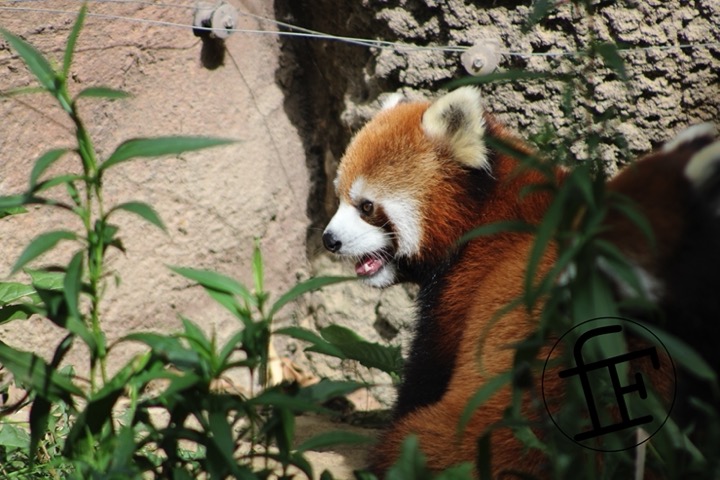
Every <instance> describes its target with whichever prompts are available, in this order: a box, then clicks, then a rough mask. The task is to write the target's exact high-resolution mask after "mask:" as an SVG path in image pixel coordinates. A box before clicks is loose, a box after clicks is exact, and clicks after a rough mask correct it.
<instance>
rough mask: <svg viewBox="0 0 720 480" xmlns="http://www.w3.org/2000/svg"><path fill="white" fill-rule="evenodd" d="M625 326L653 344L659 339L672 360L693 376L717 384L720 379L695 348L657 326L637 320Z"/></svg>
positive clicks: (626, 323) (625, 323)
mask: <svg viewBox="0 0 720 480" xmlns="http://www.w3.org/2000/svg"><path fill="white" fill-rule="evenodd" d="M623 325H625V326H627V327H628V328H629V329H630V330H632V331H633V332H634V333H635V334H636V335H638V336H641V337H643V338H645V339H646V340H648V341H649V342H650V343H652V344H657V341H658V339H659V340H660V342H662V346H664V347H665V348H666V349H667V351H668V353H669V354H670V359H671V360H672V361H673V362H677V363H679V364H680V365H682V366H684V367H685V368H686V369H687V370H688V371H689V372H690V373H691V374H692V375H694V376H696V377H697V378H700V379H702V380H705V381H707V382H712V383H715V382H717V380H718V377H717V375H716V374H715V370H713V368H712V367H711V366H710V365H708V363H707V362H706V361H705V360H704V359H703V358H702V357H701V356H700V355H699V354H698V353H697V352H696V351H695V349H694V348H692V347H691V346H690V345H688V344H687V343H685V342H684V341H682V340H681V339H679V338H678V337H676V336H674V335H672V334H670V333H667V332H665V331H664V330H661V329H660V328H658V327H657V326H655V325H647V324H645V323H643V322H640V321H637V320H634V321H632V322H624V323H623ZM643 327H645V328H643Z"/></svg>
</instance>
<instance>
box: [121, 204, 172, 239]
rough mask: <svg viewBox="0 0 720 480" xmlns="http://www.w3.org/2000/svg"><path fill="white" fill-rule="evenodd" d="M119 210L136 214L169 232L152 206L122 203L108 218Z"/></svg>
mask: <svg viewBox="0 0 720 480" xmlns="http://www.w3.org/2000/svg"><path fill="white" fill-rule="evenodd" d="M117 210H125V211H126V212H130V213H134V214H135V215H138V216H140V217H142V218H143V219H145V220H147V221H148V222H149V223H151V224H153V225H155V226H156V227H158V228H159V229H160V230H162V231H163V232H167V228H165V224H164V223H163V221H162V220H161V219H160V216H159V215H158V214H157V212H156V211H155V209H154V208H152V207H151V206H150V205H148V204H147V203H144V202H127V203H121V204H120V205H117V206H115V207H114V208H113V209H112V210H110V212H108V217H110V214H111V213H112V212H115V211H117Z"/></svg>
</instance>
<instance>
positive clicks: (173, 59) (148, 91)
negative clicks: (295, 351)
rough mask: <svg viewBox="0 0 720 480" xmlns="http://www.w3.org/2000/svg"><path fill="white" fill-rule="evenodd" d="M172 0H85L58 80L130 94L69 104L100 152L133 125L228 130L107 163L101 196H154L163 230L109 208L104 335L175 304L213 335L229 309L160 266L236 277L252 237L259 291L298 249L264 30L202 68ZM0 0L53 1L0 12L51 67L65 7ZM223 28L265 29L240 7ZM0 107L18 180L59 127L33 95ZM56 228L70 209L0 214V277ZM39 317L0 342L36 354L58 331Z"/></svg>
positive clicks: (21, 184)
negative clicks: (207, 139) (262, 275)
mask: <svg viewBox="0 0 720 480" xmlns="http://www.w3.org/2000/svg"><path fill="white" fill-rule="evenodd" d="M176 3H177V4H179V6H169V7H168V6H162V5H159V6H154V5H150V4H148V3H147V2H138V3H129V2H112V3H110V2H90V3H89V16H88V18H87V21H86V25H85V28H84V29H83V31H82V32H81V34H80V37H79V39H78V43H77V52H76V54H75V62H74V66H73V68H72V70H71V75H70V76H71V81H70V89H71V91H72V92H78V91H79V90H80V89H82V88H85V87H88V86H96V85H106V86H110V87H113V88H119V89H123V90H126V91H127V92H129V93H131V94H132V98H130V99H129V100H122V101H114V102H109V101H103V100H96V99H86V100H83V101H82V103H81V109H82V116H83V119H84V121H85V124H86V126H87V128H88V129H89V131H90V134H91V135H92V137H93V139H94V141H95V145H96V147H97V149H98V151H99V155H100V158H103V156H107V155H108V154H109V153H110V152H111V151H112V150H113V149H114V148H115V147H116V146H117V145H118V144H119V143H121V142H122V141H124V140H126V139H129V138H133V137H139V136H160V135H210V136H218V137H226V138H232V139H235V140H237V143H235V144H233V145H230V146H226V147H222V148H216V149H211V150H205V151H201V152H195V153H188V154H183V155H180V156H176V157H165V158H159V159H153V160H144V159H140V160H136V161H133V162H128V163H125V164H123V165H119V166H118V167H117V168H113V169H112V170H110V171H108V173H107V175H106V177H105V182H104V186H105V204H106V205H107V206H110V205H113V204H116V203H119V202H125V201H130V200H140V201H145V202H147V203H149V204H151V205H153V206H154V207H155V208H156V210H157V211H158V213H159V214H160V217H161V218H162V219H163V221H164V222H165V224H166V226H167V230H168V231H167V234H164V233H163V232H161V231H160V230H158V229H157V228H155V227H153V226H151V225H149V224H148V223H146V222H144V221H143V220H141V219H139V217H135V216H132V215H125V214H123V215H122V216H120V215H118V216H117V218H116V220H117V222H118V224H119V226H120V232H119V235H120V237H121V238H122V239H123V242H124V246H125V249H126V253H125V254H121V253H120V252H118V251H113V252H111V254H110V256H109V258H108V261H109V263H108V267H109V271H110V270H112V271H115V272H116V273H117V276H118V278H119V279H120V281H119V283H116V282H115V281H114V279H113V277H109V278H108V288H107V291H106V293H105V297H104V302H103V308H104V317H103V326H104V328H105V329H106V332H107V334H108V340H109V342H111V343H112V342H114V341H115V340H117V339H118V338H120V337H121V336H122V335H123V334H125V333H128V332H130V331H140V330H155V331H159V330H161V331H177V330H178V329H179V328H180V322H179V320H178V316H179V315H184V316H187V317H189V318H190V319H192V320H194V321H196V322H198V323H200V324H201V325H203V326H204V327H205V328H206V329H207V331H208V333H215V334H217V336H218V339H219V340H221V341H222V340H223V339H224V338H226V337H227V336H228V335H230V334H231V333H232V332H233V331H235V330H236V329H237V328H238V327H239V322H238V321H237V320H236V319H234V318H231V317H230V315H229V314H226V313H225V312H224V311H223V310H222V309H221V308H219V307H217V306H216V305H215V304H214V303H213V302H212V301H211V300H210V299H209V298H208V296H207V295H206V294H205V293H204V292H203V291H202V290H201V289H199V288H193V287H191V282H189V281H187V280H185V279H182V278H180V277H179V276H177V275H174V274H172V273H171V272H170V270H169V269H168V268H167V265H181V266H188V267H194V268H208V269H212V270H216V271H218V272H220V273H223V274H225V275H229V276H231V277H234V278H237V279H238V280H240V281H242V282H244V283H245V284H246V285H252V274H251V269H250V264H251V258H252V250H253V245H254V242H255V239H256V238H258V239H260V242H261V246H262V251H263V254H264V256H265V259H266V277H267V278H266V281H267V287H268V289H270V290H271V291H273V292H275V293H276V294H277V292H280V291H282V290H284V289H287V288H289V286H290V285H292V284H293V283H294V282H295V281H296V279H297V278H298V277H307V276H308V263H307V261H306V259H305V254H304V252H305V231H306V227H307V216H306V214H305V201H306V198H307V196H308V185H309V177H308V173H307V167H306V164H305V160H304V153H303V148H302V141H301V138H300V136H299V134H298V132H297V130H296V128H295V127H294V126H293V124H292V122H290V120H289V119H288V117H287V115H286V113H285V111H284V109H283V104H284V101H285V95H284V93H283V91H282V90H281V89H280V87H279V86H278V84H277V83H276V81H275V75H276V72H277V71H278V69H279V68H280V67H279V64H278V62H279V59H280V54H279V53H280V51H279V42H278V39H277V37H275V36H273V35H263V36H259V35H241V34H238V35H234V36H232V37H230V38H229V39H228V41H227V42H226V43H225V47H226V50H225V52H224V58H223V59H222V64H221V65H215V68H212V69H210V68H207V67H206V66H205V63H206V62H205V61H204V58H203V55H204V51H205V49H204V46H203V44H202V43H201V41H200V39H199V38H197V37H195V36H194V35H193V33H192V30H191V29H190V28H177V27H173V26H168V25H169V24H178V25H191V24H192V20H193V5H194V2H182V3H184V4H185V6H183V5H180V4H181V2H176ZM6 4H7V2H6ZM4 5H5V4H4ZM13 5H15V6H17V7H32V8H38V9H51V10H54V11H25V10H22V11H21V10H0V26H2V27H3V28H6V29H8V30H9V31H11V32H13V33H15V34H17V35H20V36H22V37H23V38H25V39H26V40H27V41H29V42H31V43H32V44H34V45H35V46H37V48H38V49H39V50H40V51H42V52H43V53H45V54H46V55H47V56H48V57H50V58H51V59H52V60H53V61H54V62H55V63H56V64H60V65H61V64H62V52H63V49H64V47H65V41H66V39H67V36H68V34H69V32H70V29H71V27H72V25H73V22H74V18H75V13H76V12H77V11H78V9H79V8H80V4H79V3H78V2H76V1H73V0H53V1H50V2H42V3H38V2H33V3H32V6H31V5H30V4H28V3H27V2H23V3H17V4H13ZM242 10H243V11H244V12H249V13H253V14H256V15H260V16H262V17H267V18H271V17H272V16H273V12H272V8H270V7H269V6H268V5H267V2H264V1H261V0H257V1H255V0H250V1H245V2H243V4H242ZM58 11H66V12H68V13H59V12H58ZM96 15H99V16H96ZM120 17H127V18H125V19H123V18H120ZM128 18H129V19H130V20H129V19H128ZM131 19H138V20H146V21H150V22H164V23H161V24H158V23H147V22H140V21H132V20H131ZM238 26H239V27H241V28H246V29H253V30H259V29H268V28H269V29H272V28H273V24H268V23H267V22H263V21H261V20H259V19H257V18H255V17H250V16H247V15H244V16H242V17H241V18H240V19H239V25H238ZM31 84H34V81H33V79H32V78H31V76H30V74H29V73H28V72H27V69H26V68H25V66H24V65H23V64H22V62H21V61H20V60H19V59H18V58H17V56H16V55H15V54H14V52H11V51H10V50H9V49H8V47H7V45H5V44H4V43H3V42H1V41H0V90H5V89H10V88H14V87H23V86H26V85H31ZM0 119H2V120H0V194H2V195H5V194H10V193H17V192H20V191H22V189H23V188H25V185H26V184H27V178H28V175H29V173H30V170H31V168H32V164H33V162H34V160H35V159H36V158H37V157H38V156H39V155H40V154H41V153H42V152H44V151H46V150H48V149H51V148H57V147H65V146H73V144H74V143H73V142H74V139H73V132H72V128H71V125H70V124H69V122H68V121H67V120H66V119H65V118H64V116H63V115H62V113H61V111H60V110H59V108H58V107H57V106H56V105H55V104H54V103H53V101H52V99H51V98H50V97H49V96H46V95H37V94H36V95H33V96H18V97H12V98H0ZM76 165H77V159H76V158H71V157H70V156H68V157H67V159H65V162H64V164H63V165H58V166H57V168H56V169H55V170H54V172H55V173H57V171H58V170H60V169H61V168H77V166H76ZM60 194H62V192H60ZM60 225H61V226H62V227H63V228H76V227H78V226H79V225H77V221H76V220H75V219H73V218H69V217H67V216H64V217H63V216H59V215H58V214H57V212H54V211H51V210H48V209H32V210H31V211H30V212H28V213H26V214H23V215H17V216H15V217H10V218H5V219H2V220H0V245H2V247H1V250H0V278H4V277H5V276H6V275H7V274H8V273H9V271H10V266H11V265H12V263H14V261H15V260H16V259H17V257H18V255H19V254H20V252H21V251H22V249H23V248H24V246H25V245H27V243H28V242H29V240H30V239H32V238H33V237H34V236H35V235H37V234H38V233H40V232H43V231H47V230H50V229H54V228H59V226H60ZM61 247H62V249H61V251H59V252H58V253H57V255H54V256H52V255H51V256H46V257H43V258H42V259H39V261H38V262H37V263H36V264H42V263H47V262H61V261H67V259H68V258H67V257H66V255H67V253H69V252H68V250H69V248H70V245H69V244H68V245H64V246H63V245H62V244H61ZM276 298H277V297H276ZM279 320H282V318H281V319H279ZM49 323H50V322H47V321H42V320H39V319H33V320H28V321H22V322H12V323H11V324H8V325H0V340H2V341H5V342H8V343H10V344H11V345H14V346H19V347H23V346H25V347H26V348H29V349H30V348H32V349H34V350H36V351H39V352H41V353H44V354H46V355H47V354H50V353H51V352H52V351H53V350H54V348H55V346H56V345H57V343H58V342H59V341H60V339H61V337H60V336H59V335H60V333H59V332H57V331H56V330H55V329H54V328H52V327H51V326H50V325H49ZM132 351H134V346H133V345H121V346H120V347H118V348H115V349H114V350H113V351H112V352H111V359H110V360H111V365H118V364H119V362H121V361H123V360H124V359H126V358H127V356H128V354H129V353H131V352H132ZM81 358H82V352H77V353H76V354H74V355H72V356H71V357H70V361H71V362H72V363H74V364H75V365H76V366H77V367H78V369H79V370H80V371H83V370H84V367H85V365H84V363H81V362H80V359H81Z"/></svg>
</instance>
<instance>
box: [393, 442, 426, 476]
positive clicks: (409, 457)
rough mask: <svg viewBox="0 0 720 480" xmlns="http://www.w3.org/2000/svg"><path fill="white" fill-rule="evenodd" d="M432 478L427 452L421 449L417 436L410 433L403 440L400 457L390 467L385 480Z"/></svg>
mask: <svg viewBox="0 0 720 480" xmlns="http://www.w3.org/2000/svg"><path fill="white" fill-rule="evenodd" d="M411 478H412V479H413V480H430V479H431V478H432V474H431V473H430V472H429V471H428V469H427V460H426V458H425V454H423V452H422V451H421V450H420V442H419V441H418V438H417V436H415V435H410V436H408V437H406V438H405V440H403V443H402V447H401V450H400V458H398V460H397V462H395V464H394V465H393V466H392V467H390V469H389V470H388V471H387V474H386V475H385V480H408V479H411Z"/></svg>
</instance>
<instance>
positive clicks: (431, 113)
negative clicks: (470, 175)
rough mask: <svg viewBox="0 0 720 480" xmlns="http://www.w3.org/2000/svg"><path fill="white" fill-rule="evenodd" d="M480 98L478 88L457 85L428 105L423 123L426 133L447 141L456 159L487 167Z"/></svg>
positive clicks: (467, 163) (479, 166)
mask: <svg viewBox="0 0 720 480" xmlns="http://www.w3.org/2000/svg"><path fill="white" fill-rule="evenodd" d="M481 100H482V99H481V95H480V91H479V90H478V89H477V88H474V87H461V88H458V89H457V90H454V91H452V92H450V93H448V94H447V95H445V96H443V97H440V98H439V99H438V100H436V101H435V103H433V104H432V105H430V107H429V108H428V109H427V110H426V111H425V114H424V115H423V119H422V127H423V130H424V131H425V134H426V135H427V136H428V137H430V138H432V139H437V140H440V141H442V142H446V143H447V144H448V145H449V146H450V149H451V151H452V154H453V157H454V158H455V159H456V160H457V161H458V162H460V163H462V164H464V165H467V166H469V167H473V168H483V169H486V170H489V169H490V164H489V162H488V160H487V151H486V147H485V141H484V139H483V137H484V135H485V120H484V119H483V108H482V105H481Z"/></svg>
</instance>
